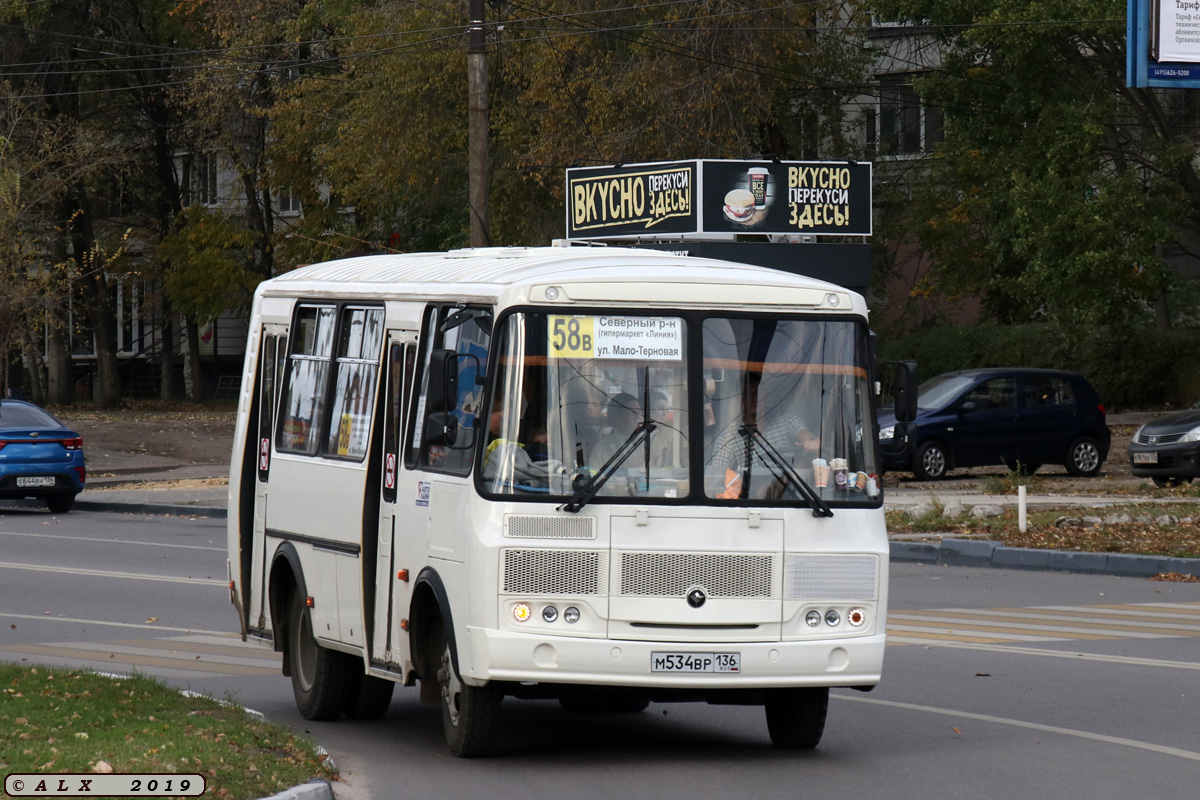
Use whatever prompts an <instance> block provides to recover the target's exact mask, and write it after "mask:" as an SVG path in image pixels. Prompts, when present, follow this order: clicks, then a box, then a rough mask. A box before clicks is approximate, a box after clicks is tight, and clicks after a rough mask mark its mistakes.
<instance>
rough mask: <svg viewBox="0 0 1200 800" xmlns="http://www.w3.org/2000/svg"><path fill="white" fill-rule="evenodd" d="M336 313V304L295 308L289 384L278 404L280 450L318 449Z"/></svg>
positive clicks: (277, 439)
mask: <svg viewBox="0 0 1200 800" xmlns="http://www.w3.org/2000/svg"><path fill="white" fill-rule="evenodd" d="M336 316H337V309H336V308H334V307H333V306H301V307H300V308H299V309H297V311H296V320H295V323H294V324H293V325H292V333H293V336H292V352H291V354H290V356H289V358H288V370H287V384H286V386H285V387H284V388H283V390H282V391H283V401H282V402H281V403H280V404H279V416H280V424H279V425H278V427H277V428H276V430H275V447H276V449H277V450H279V451H281V452H286V453H306V454H309V455H311V454H313V453H316V452H317V446H318V444H320V441H321V423H322V421H323V418H324V416H325V385H326V376H327V374H328V373H329V365H330V362H331V361H332V360H333V333H334V331H333V329H334V322H335V317H336Z"/></svg>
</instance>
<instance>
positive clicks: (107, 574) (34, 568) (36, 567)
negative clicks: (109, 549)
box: [0, 561, 229, 586]
mask: <svg viewBox="0 0 1200 800" xmlns="http://www.w3.org/2000/svg"><path fill="white" fill-rule="evenodd" d="M0 568H4V569H23V570H27V571H30V572H58V573H62V574H64V575H87V576H89V577H93V578H117V579H119V580H129V581H160V582H162V583H193V584H199V585H201V586H228V585H229V583H228V582H227V581H221V580H216V579H215V578H176V577H171V576H169V575H144V574H141V573H137V572H113V571H112V570H99V569H81V568H79V567H46V566H42V565H40V564H11V563H8V562H4V561H0Z"/></svg>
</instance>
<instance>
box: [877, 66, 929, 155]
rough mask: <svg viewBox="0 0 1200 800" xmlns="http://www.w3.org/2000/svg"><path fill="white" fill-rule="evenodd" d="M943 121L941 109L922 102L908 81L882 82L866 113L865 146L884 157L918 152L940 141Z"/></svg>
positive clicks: (922, 151)
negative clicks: (870, 107) (877, 94)
mask: <svg viewBox="0 0 1200 800" xmlns="http://www.w3.org/2000/svg"><path fill="white" fill-rule="evenodd" d="M942 123H943V115H942V109H940V108H938V107H936V106H922V104H921V100H920V98H919V97H917V93H916V91H915V90H914V89H913V87H912V84H911V83H910V82H907V81H906V82H904V83H901V82H898V81H887V82H882V83H881V84H880V86H879V99H878V101H877V105H876V108H874V109H871V110H870V111H868V113H867V117H866V127H867V130H866V134H867V148H868V149H869V150H871V151H873V152H874V153H875V154H877V155H879V156H882V157H884V158H887V157H897V156H899V157H904V156H919V155H921V154H923V153H928V152H930V151H931V150H933V148H934V147H935V146H936V145H937V143H938V142H940V141H942Z"/></svg>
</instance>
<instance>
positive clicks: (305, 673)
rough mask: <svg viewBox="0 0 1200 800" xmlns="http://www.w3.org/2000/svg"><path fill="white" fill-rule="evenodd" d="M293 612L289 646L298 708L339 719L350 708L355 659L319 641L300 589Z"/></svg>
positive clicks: (318, 717) (313, 716)
mask: <svg viewBox="0 0 1200 800" xmlns="http://www.w3.org/2000/svg"><path fill="white" fill-rule="evenodd" d="M289 612H290V613H289V617H288V618H289V621H290V624H289V626H288V628H289V630H288V633H289V636H288V647H289V648H290V649H291V653H290V655H291V662H292V694H293V695H295V697H296V708H297V709H299V710H300V716H302V717H304V718H305V719H312V720H333V719H337V718H338V717H340V716H341V715H342V714H343V713H344V712H345V711H346V707H347V704H348V702H347V701H348V699H349V698H348V697H347V694H348V692H347V687H350V686H354V673H353V672H352V670H353V669H354V663H353V661H352V659H351V658H350V657H349V656H347V655H346V654H345V653H339V652H337V651H336V650H328V649H326V648H324V647H321V645H319V644H317V640H316V638H315V637H314V636H313V632H312V617H311V614H310V612H309V609H308V606H307V604H305V602H304V598H303V597H301V596H300V594H299V593H298V592H297V593H296V594H295V595H293V596H292V604H291V608H290V609H289Z"/></svg>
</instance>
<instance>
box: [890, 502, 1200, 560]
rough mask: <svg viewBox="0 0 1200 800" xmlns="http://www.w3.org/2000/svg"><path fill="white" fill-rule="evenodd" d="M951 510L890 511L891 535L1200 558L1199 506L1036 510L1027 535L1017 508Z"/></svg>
mask: <svg viewBox="0 0 1200 800" xmlns="http://www.w3.org/2000/svg"><path fill="white" fill-rule="evenodd" d="M945 510H946V506H945V505H944V504H942V503H939V502H937V501H935V502H934V503H932V505H931V508H930V510H928V511H926V512H925V513H924V514H922V515H920V516H918V517H913V516H912V515H911V514H909V513H908V512H907V511H905V510H895V511H888V512H887V526H888V532H889V533H930V534H934V533H937V534H945V535H951V536H975V537H979V536H986V537H987V538H989V539H991V540H993V541H998V542H1001V543H1002V544H1004V545H1005V546H1006V547H1034V548H1041V549H1047V550H1072V551H1079V552H1089V553H1129V554H1134V555H1153V556H1170V557H1172V558H1200V507H1197V506H1196V504H1194V503H1180V504H1178V505H1175V504H1165V505H1164V504H1157V503H1131V504H1128V505H1119V506H1105V507H1104V508H1102V509H1098V508H1071V509H1057V510H1049V511H1030V512H1029V518H1028V524H1027V525H1026V530H1025V531H1024V532H1022V531H1021V530H1020V528H1019V525H1018V519H1017V509H1015V508H1005V510H1004V513H1003V514H1002V515H1001V516H997V517H984V518H976V517H972V516H969V515H966V514H964V515H961V516H954V517H949V516H945V514H944V512H945Z"/></svg>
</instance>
